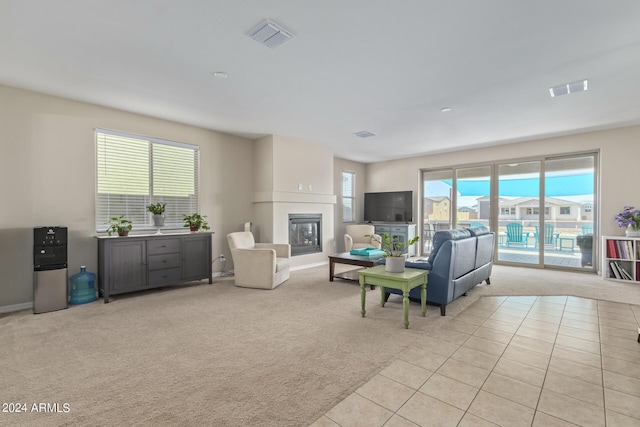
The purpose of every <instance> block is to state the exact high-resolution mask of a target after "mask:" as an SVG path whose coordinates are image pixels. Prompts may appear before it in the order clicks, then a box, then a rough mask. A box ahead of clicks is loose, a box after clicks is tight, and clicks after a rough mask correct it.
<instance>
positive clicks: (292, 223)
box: [289, 214, 322, 256]
mask: <svg viewBox="0 0 640 427" xmlns="http://www.w3.org/2000/svg"><path fill="white" fill-rule="evenodd" d="M321 228H322V214H289V244H290V245H291V256H296V255H306V254H313V253H317V252H322V230H321Z"/></svg>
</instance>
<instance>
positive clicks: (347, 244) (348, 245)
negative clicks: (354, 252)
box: [344, 234, 353, 252]
mask: <svg viewBox="0 0 640 427" xmlns="http://www.w3.org/2000/svg"><path fill="white" fill-rule="evenodd" d="M351 249H353V238H352V237H351V236H350V235H348V234H345V235H344V250H345V252H349V251H350V250H351Z"/></svg>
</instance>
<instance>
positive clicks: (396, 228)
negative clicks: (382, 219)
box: [374, 223, 421, 256]
mask: <svg viewBox="0 0 640 427" xmlns="http://www.w3.org/2000/svg"><path fill="white" fill-rule="evenodd" d="M374 227H375V230H376V231H375V233H376V234H379V235H380V236H383V235H384V234H385V233H387V234H388V235H389V237H390V238H391V241H393V240H394V239H397V240H398V242H400V243H403V244H406V243H407V242H408V241H409V240H411V239H413V238H414V237H416V225H415V224H402V223H388V224H374ZM406 253H407V254H408V255H409V256H416V253H421V251H417V252H416V245H415V244H413V245H411V246H409V247H408V248H407V252H406Z"/></svg>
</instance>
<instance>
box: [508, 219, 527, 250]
mask: <svg viewBox="0 0 640 427" xmlns="http://www.w3.org/2000/svg"><path fill="white" fill-rule="evenodd" d="M528 241H529V232H528V231H523V230H522V224H520V223H519V222H510V223H508V224H507V241H506V242H505V244H506V245H507V246H510V245H512V244H515V245H521V246H524V247H525V248H526V247H527V244H528Z"/></svg>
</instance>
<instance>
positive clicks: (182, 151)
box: [94, 128, 200, 233]
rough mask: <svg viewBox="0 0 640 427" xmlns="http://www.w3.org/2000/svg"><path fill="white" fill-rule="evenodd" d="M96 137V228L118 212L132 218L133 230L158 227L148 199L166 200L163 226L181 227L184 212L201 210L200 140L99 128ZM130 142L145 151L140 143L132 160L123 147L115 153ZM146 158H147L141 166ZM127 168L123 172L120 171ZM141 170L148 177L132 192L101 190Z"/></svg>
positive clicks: (139, 174) (101, 227)
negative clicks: (195, 142)
mask: <svg viewBox="0 0 640 427" xmlns="http://www.w3.org/2000/svg"><path fill="white" fill-rule="evenodd" d="M94 138H95V145H94V147H95V150H96V151H95V156H94V159H95V205H94V208H95V218H94V219H95V229H96V232H98V233H103V232H106V229H107V227H108V220H109V218H111V217H117V216H120V215H124V217H125V218H126V219H129V220H131V221H132V222H133V230H134V231H148V230H158V228H157V227H155V226H154V225H153V218H152V215H151V213H150V212H148V211H147V206H148V205H149V204H151V203H158V202H166V203H167V205H166V211H165V216H166V218H165V225H164V226H163V227H162V229H167V230H179V229H183V228H184V221H183V219H182V216H183V215H185V214H193V213H197V212H200V191H199V187H200V147H199V146H197V145H193V144H186V143H182V142H176V141H170V140H165V139H160V138H154V137H149V136H142V135H137V134H132V133H128V132H121V131H114V130H106V129H100V128H96V129H95V132H94ZM127 140H131V141H127ZM128 142H130V143H131V144H132V146H133V144H134V143H135V144H137V145H138V147H143V146H144V145H145V144H146V154H142V153H144V150H143V149H142V148H138V152H137V153H135V154H136V156H137V158H135V159H133V160H130V159H129V158H127V157H126V155H127V152H126V151H124V153H118V154H113V153H114V150H115V149H116V148H118V147H120V148H122V147H124V148H125V149H126V148H128V147H127V144H128ZM172 150H173V152H172ZM145 156H146V159H145ZM145 161H146V162H147V163H146V165H144V166H143V164H145ZM108 168H111V171H112V172H111V173H112V177H111V180H108V179H105V174H108V172H105V169H108ZM125 168H126V172H123V170H124V169H125ZM145 174H146V175H147V176H148V181H147V180H146V179H144V178H143V179H142V184H141V185H140V183H138V186H137V187H138V188H137V189H136V192H134V193H127V192H119V191H112V192H109V191H104V189H105V187H109V186H111V187H112V188H113V187H114V183H115V182H117V180H118V179H121V180H122V179H128V178H129V176H137V177H142V176H144V175H145ZM162 177H165V178H164V179H162ZM166 177H169V178H168V179H167V178H166ZM191 179H193V181H191ZM156 182H158V183H162V182H164V185H166V186H167V187H164V188H163V189H159V188H158V187H157V186H156V187H154V184H155V183H156ZM145 185H146V186H148V188H147V189H146V192H145V191H144V190H143V189H144V187H145ZM100 190H102V192H100ZM163 192H164V194H162V193H163ZM176 192H177V193H178V194H176ZM159 193H160V194H159ZM172 193H173V194H172ZM180 193H184V194H180Z"/></svg>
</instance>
